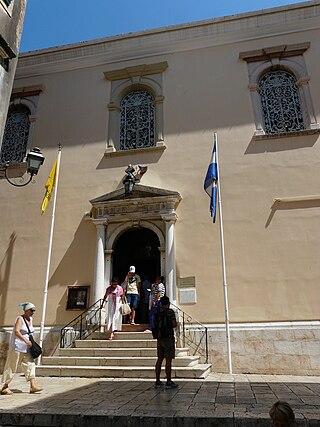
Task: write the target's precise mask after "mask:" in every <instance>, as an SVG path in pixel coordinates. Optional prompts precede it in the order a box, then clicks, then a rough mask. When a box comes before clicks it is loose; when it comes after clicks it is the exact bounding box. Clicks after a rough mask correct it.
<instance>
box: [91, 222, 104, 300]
mask: <svg viewBox="0 0 320 427" xmlns="http://www.w3.org/2000/svg"><path fill="white" fill-rule="evenodd" d="M93 223H94V224H95V226H96V227H97V240H96V263H95V269H94V282H93V303H94V302H96V301H98V299H100V298H103V295H104V291H105V285H104V248H105V241H106V234H105V233H106V231H105V221H101V220H93Z"/></svg>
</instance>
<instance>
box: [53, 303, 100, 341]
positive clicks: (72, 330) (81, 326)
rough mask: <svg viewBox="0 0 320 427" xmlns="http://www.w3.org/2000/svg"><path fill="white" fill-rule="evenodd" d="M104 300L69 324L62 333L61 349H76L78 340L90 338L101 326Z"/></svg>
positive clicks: (93, 305)
mask: <svg viewBox="0 0 320 427" xmlns="http://www.w3.org/2000/svg"><path fill="white" fill-rule="evenodd" d="M101 308H102V299H99V300H98V301H96V302H95V303H94V304H92V306H91V307H89V308H88V309H87V310H86V311H84V312H82V313H81V314H79V316H77V317H76V318H75V319H73V320H72V321H71V322H69V323H68V324H67V325H66V326H65V327H64V328H62V329H61V331H60V348H68V347H74V343H75V341H76V340H83V339H86V338H88V337H89V336H90V335H91V334H92V333H93V332H95V331H96V330H98V329H100V326H101Z"/></svg>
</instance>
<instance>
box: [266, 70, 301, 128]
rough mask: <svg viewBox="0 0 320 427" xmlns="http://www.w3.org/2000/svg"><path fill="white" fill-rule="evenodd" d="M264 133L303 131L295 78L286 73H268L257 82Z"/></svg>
mask: <svg viewBox="0 0 320 427" xmlns="http://www.w3.org/2000/svg"><path fill="white" fill-rule="evenodd" d="M259 94H260V98H261V106H262V114H263V118H264V128H265V129H264V130H265V133H266V134H268V133H281V132H294V131H299V130H302V129H305V124H304V119H303V114H302V110H301V103H300V97H299V90H298V87H297V85H296V79H295V77H294V76H293V75H292V74H290V73H288V72H287V71H283V70H277V71H270V72H268V73H267V74H265V75H264V76H263V77H261V79H260V80H259Z"/></svg>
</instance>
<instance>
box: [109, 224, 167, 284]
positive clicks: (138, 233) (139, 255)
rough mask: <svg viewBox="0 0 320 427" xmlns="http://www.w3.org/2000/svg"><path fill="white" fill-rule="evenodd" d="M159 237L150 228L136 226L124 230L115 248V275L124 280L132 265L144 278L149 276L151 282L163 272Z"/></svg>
mask: <svg viewBox="0 0 320 427" xmlns="http://www.w3.org/2000/svg"><path fill="white" fill-rule="evenodd" d="M159 246H160V242H159V238H158V236H157V235H156V234H155V233H154V232H153V231H151V230H149V229H148V228H142V227H135V228H130V229H129V230H128V231H126V232H124V233H123V234H121V235H120V236H119V238H118V239H117V241H116V243H115V245H114V248H113V271H112V273H113V276H118V277H119V279H120V282H122V281H123V280H124V279H125V277H126V275H127V273H128V271H129V267H130V266H131V265H134V266H135V267H136V273H137V274H138V275H139V276H140V277H141V280H143V278H144V276H146V275H147V276H148V277H149V281H150V282H151V283H153V282H154V280H155V278H156V276H158V275H160V273H161V266H160V251H159V249H158V248H159Z"/></svg>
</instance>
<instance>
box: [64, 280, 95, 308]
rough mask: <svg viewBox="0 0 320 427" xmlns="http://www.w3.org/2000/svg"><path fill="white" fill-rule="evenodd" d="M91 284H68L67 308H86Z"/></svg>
mask: <svg viewBox="0 0 320 427" xmlns="http://www.w3.org/2000/svg"><path fill="white" fill-rule="evenodd" d="M89 289H90V286H68V297H67V298H68V299H67V310H86V309H87V308H88V304H89Z"/></svg>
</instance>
